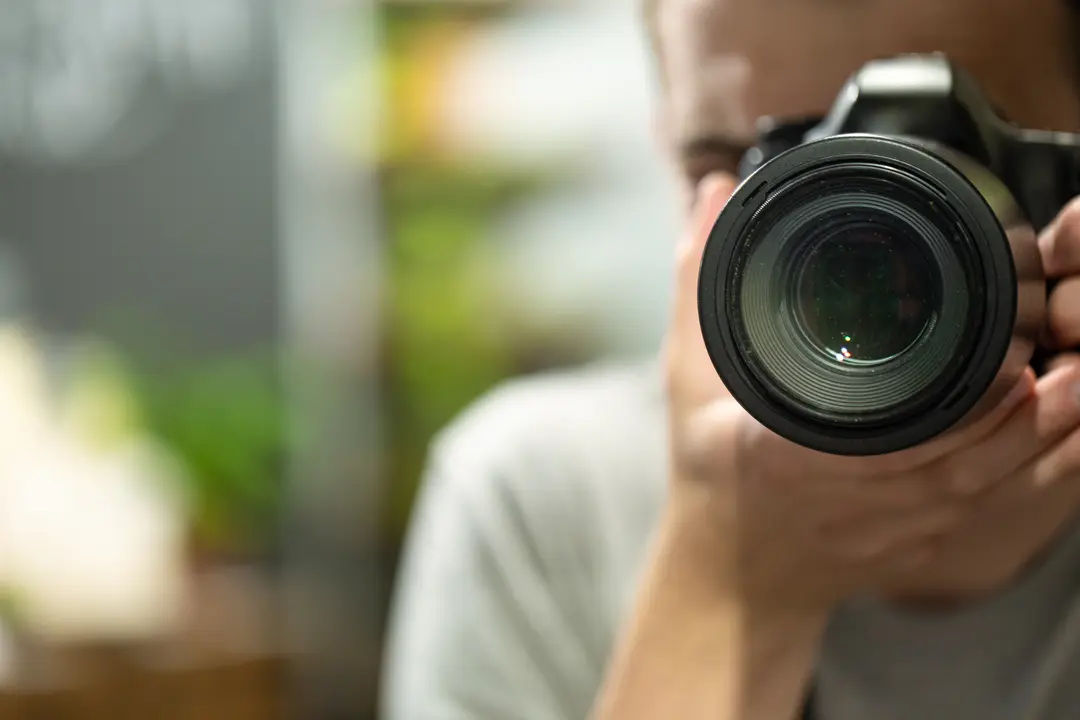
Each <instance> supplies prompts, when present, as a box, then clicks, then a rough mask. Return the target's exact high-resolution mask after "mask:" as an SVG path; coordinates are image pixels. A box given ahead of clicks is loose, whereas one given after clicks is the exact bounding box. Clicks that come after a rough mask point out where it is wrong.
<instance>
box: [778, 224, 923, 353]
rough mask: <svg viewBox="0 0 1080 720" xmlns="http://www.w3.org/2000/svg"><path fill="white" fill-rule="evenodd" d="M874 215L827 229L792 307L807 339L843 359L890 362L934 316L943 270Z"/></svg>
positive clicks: (810, 255)
mask: <svg viewBox="0 0 1080 720" xmlns="http://www.w3.org/2000/svg"><path fill="white" fill-rule="evenodd" d="M907 235H908V233H904V232H897V231H896V229H894V228H889V227H887V226H885V225H883V224H879V223H875V222H873V221H872V220H869V219H867V220H866V221H864V222H859V221H847V222H842V223H838V224H837V226H836V227H832V228H828V229H826V230H825V231H824V232H823V233H821V235H820V236H819V238H818V239H817V240H816V241H812V242H811V243H810V247H809V249H808V251H807V252H806V256H805V258H804V259H803V261H802V262H801V263H800V265H801V267H800V268H799V269H798V270H797V273H798V274H797V275H796V278H795V283H794V287H793V290H794V291H795V297H794V298H792V306H793V308H794V309H795V311H796V313H797V315H798V320H799V322H798V324H799V325H800V327H801V329H802V330H803V332H805V334H806V337H807V340H808V341H809V342H810V343H811V344H812V345H813V346H814V347H815V348H816V349H818V350H820V351H821V352H822V354H823V355H825V356H826V357H828V358H831V359H833V360H835V361H837V362H842V363H881V362H886V361H888V360H890V359H892V358H894V357H896V356H897V355H899V354H900V353H902V352H904V351H905V350H907V349H908V348H909V347H911V346H912V345H913V344H914V343H915V341H916V340H918V339H919V337H920V336H921V335H922V334H923V332H924V331H925V330H926V328H927V325H928V324H929V323H930V321H931V319H932V318H933V315H934V310H935V307H934V301H935V299H936V297H937V294H938V293H937V289H936V288H935V287H934V285H935V284H936V283H935V276H934V272H933V270H932V266H931V264H930V263H929V262H928V259H927V257H926V254H925V253H924V251H923V250H922V249H921V248H920V246H919V243H917V241H915V240H914V239H913V238H911V237H908V236H907Z"/></svg>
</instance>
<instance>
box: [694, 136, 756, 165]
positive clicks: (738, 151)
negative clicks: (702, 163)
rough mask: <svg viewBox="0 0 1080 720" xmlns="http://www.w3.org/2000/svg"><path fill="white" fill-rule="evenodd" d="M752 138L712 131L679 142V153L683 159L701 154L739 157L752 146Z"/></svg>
mask: <svg viewBox="0 0 1080 720" xmlns="http://www.w3.org/2000/svg"><path fill="white" fill-rule="evenodd" d="M753 145H754V141H753V140H752V139H746V138H737V137H734V136H732V135H724V134H722V133H712V134H709V135H701V136H698V137H692V138H690V139H688V140H684V141H683V142H681V143H679V155H680V156H681V157H682V158H683V159H693V158H698V157H701V156H708V155H714V156H715V155H719V156H724V157H731V158H736V159H738V158H741V157H742V156H743V155H744V154H745V153H746V151H747V150H749V149H750V148H751V147H753Z"/></svg>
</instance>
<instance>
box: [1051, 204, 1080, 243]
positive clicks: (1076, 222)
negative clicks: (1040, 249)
mask: <svg viewBox="0 0 1080 720" xmlns="http://www.w3.org/2000/svg"><path fill="white" fill-rule="evenodd" d="M1070 239H1071V240H1070ZM1059 240H1064V241H1067V242H1069V241H1071V242H1076V241H1077V240H1080V200H1078V199H1073V200H1072V201H1071V202H1069V203H1068V204H1067V205H1066V206H1065V207H1064V208H1063V209H1062V211H1061V213H1060V214H1059V215H1058V221H1057V232H1056V233H1055V243H1056V242H1057V241H1059Z"/></svg>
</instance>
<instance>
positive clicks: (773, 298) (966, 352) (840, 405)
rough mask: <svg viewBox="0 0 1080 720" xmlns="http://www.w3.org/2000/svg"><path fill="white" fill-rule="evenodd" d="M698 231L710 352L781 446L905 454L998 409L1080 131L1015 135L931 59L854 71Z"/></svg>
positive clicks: (1076, 163)
mask: <svg viewBox="0 0 1080 720" xmlns="http://www.w3.org/2000/svg"><path fill="white" fill-rule="evenodd" d="M741 175H742V181H741V183H740V185H739V187H738V189H737V190H736V191H735V193H734V195H733V196H732V198H731V199H730V201H729V202H728V203H727V205H726V207H725V208H724V210H723V212H722V213H721V214H720V216H719V217H718V219H717V220H716V223H715V224H714V226H713V228H712V231H711V233H710V235H709V238H708V242H707V245H706V247H705V251H704V255H703V257H702V264H701V268H700V276H699V285H698V311H699V319H700V323H701V329H702V333H703V337H704V340H705V345H706V347H707V349H708V352H709V355H710V357H711V359H712V362H713V364H714V366H715V367H716V370H717V372H718V373H719V375H720V377H721V378H722V379H723V381H724V383H725V384H726V385H727V387H728V389H729V390H730V392H731V393H732V395H733V396H734V398H735V399H736V401H738V402H739V403H740V404H741V405H742V406H743V407H744V408H745V409H746V410H747V411H748V412H749V413H750V414H751V415H753V416H754V417H755V418H756V419H757V420H758V421H759V422H761V423H762V424H763V425H765V426H766V427H768V428H770V429H771V430H773V431H774V432H776V433H778V434H780V435H781V436H783V437H785V438H787V439H789V440H791V441H793V442H796V443H799V444H801V445H804V446H807V447H810V448H814V449H816V450H820V451H824V452H827V453H833V454H842V455H874V454H883V453H889V452H895V451H898V450H902V449H904V448H907V447H910V446H913V445H917V444H919V443H922V442H925V441H928V440H930V439H931V438H934V437H935V436H937V435H939V434H941V433H943V432H946V431H948V430H950V429H953V428H956V427H958V426H959V425H962V424H965V423H968V422H971V421H973V420H974V419H976V418H977V417H979V416H980V415H981V414H983V413H985V412H986V411H987V410H989V409H990V408H991V407H993V405H994V404H995V403H997V402H999V401H1000V400H1001V399H1002V397H1003V396H1004V394H1005V393H1007V392H1008V390H1009V389H1010V388H1011V387H1012V386H1013V385H1014V384H1015V382H1016V381H1017V380H1018V379H1019V377H1020V374H1021V373H1022V372H1023V371H1024V369H1025V368H1026V367H1027V366H1028V365H1029V364H1033V363H1034V362H1036V361H1037V356H1036V350H1037V347H1038V341H1039V339H1040V337H1041V335H1042V331H1043V326H1044V323H1045V311H1046V297H1047V284H1046V281H1045V278H1044V276H1043V271H1042V262H1041V258H1040V255H1039V251H1038V247H1037V243H1036V234H1037V232H1038V231H1039V230H1041V229H1042V228H1043V227H1045V226H1046V225H1047V224H1049V223H1050V221H1051V220H1052V219H1053V218H1054V217H1055V216H1056V215H1057V213H1058V212H1059V211H1060V210H1061V208H1062V207H1063V206H1064V205H1065V204H1066V203H1067V202H1068V201H1069V200H1070V199H1072V198H1073V197H1074V196H1076V195H1078V194H1080V135H1073V134H1068V133H1056V132H1046V131H1039V130H1028V129H1023V128H1019V127H1016V126H1015V125H1013V124H1010V123H1009V122H1008V121H1007V120H1006V119H1005V118H1004V117H1002V116H1001V115H1000V114H999V113H998V112H996V110H995V109H994V108H993V107H992V105H991V104H990V102H989V101H988V100H987V98H986V97H985V96H984V95H983V93H982V92H981V91H980V89H979V88H978V86H977V85H976V84H975V82H974V81H973V79H972V78H971V77H969V76H968V75H966V74H965V73H964V72H962V71H961V70H960V69H959V68H957V67H956V66H954V65H953V64H952V63H950V62H949V61H948V59H947V58H945V57H944V56H940V55H918V56H915V55H913V56H901V57H894V58H890V59H884V60H877V61H873V62H870V63H868V64H867V65H865V66H863V67H862V68H861V69H860V70H859V71H858V72H857V73H856V74H854V75H853V76H852V77H851V78H850V79H849V80H848V82H847V83H846V85H845V86H844V88H843V90H842V91H841V92H840V94H839V96H838V97H837V99H836V101H835V103H834V105H833V106H832V108H831V110H830V111H829V113H828V114H827V115H826V116H824V117H819V118H809V119H805V120H795V121H790V120H789V121H785V122H781V123H775V122H774V123H773V124H772V125H771V126H768V127H766V128H765V129H763V131H762V133H761V136H760V141H759V143H758V144H757V146H756V147H755V148H753V149H752V150H751V151H750V152H749V153H747V156H746V158H745V159H744V161H743V169H742V173H741Z"/></svg>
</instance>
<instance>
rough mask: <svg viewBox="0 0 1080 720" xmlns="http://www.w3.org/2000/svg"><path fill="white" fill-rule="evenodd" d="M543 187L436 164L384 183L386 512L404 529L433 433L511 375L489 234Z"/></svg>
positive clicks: (530, 179) (535, 179) (533, 178)
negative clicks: (500, 217)
mask: <svg viewBox="0 0 1080 720" xmlns="http://www.w3.org/2000/svg"><path fill="white" fill-rule="evenodd" d="M544 181H545V178H544V177H543V176H542V175H539V174H533V175H521V174H515V173H510V172H505V171H499V170H498V169H494V168H476V167H472V168H468V169H465V168H457V169H455V168H449V167H433V166H418V167H410V168H404V169H399V170H397V171H395V172H394V173H391V174H388V176H387V178H386V182H385V183H384V192H385V195H384V197H385V203H386V204H385V208H386V217H387V221H388V228H389V235H390V246H389V254H388V265H389V272H390V277H389V278H388V283H387V288H388V291H389V293H390V296H389V298H388V302H387V304H386V307H387V323H386V326H387V328H388V337H387V338H386V341H387V344H388V346H389V357H388V361H389V367H388V368H387V372H388V383H387V387H388V389H389V390H390V416H389V417H390V435H391V439H392V443H393V444H392V456H391V466H392V468H393V475H392V479H391V485H390V496H391V497H390V502H391V508H390V512H391V515H392V522H393V524H394V525H395V526H397V527H398V528H400V527H401V526H402V525H403V524H404V522H405V518H406V517H407V514H408V510H409V507H410V504H411V500H412V496H413V493H414V491H415V486H416V481H417V478H418V476H419V474H420V472H421V469H422V466H423V463H424V459H425V456H426V451H427V445H428V443H429V442H430V440H431V437H432V435H433V434H434V433H435V432H436V431H437V430H438V429H439V428H440V427H441V426H443V425H444V424H446V423H447V422H448V421H449V420H450V419H451V418H452V417H453V416H454V415H455V414H456V413H457V412H459V411H460V410H461V408H463V407H464V406H465V405H467V404H468V403H469V402H470V401H472V400H473V399H475V398H476V396H477V395H479V394H481V393H483V392H484V391H485V390H487V389H488V388H490V387H491V386H492V385H494V384H496V383H497V382H499V381H500V380H502V379H504V378H506V377H507V376H509V375H512V374H514V371H515V359H514V355H515V348H514V346H513V344H512V343H513V338H512V335H511V334H510V333H508V332H507V327H506V323H507V321H508V318H506V317H505V316H504V315H503V313H502V312H501V308H502V306H503V304H504V303H503V302H502V301H501V298H500V297H499V294H498V292H499V291H498V283H497V282H496V281H497V279H498V278H497V275H496V273H497V268H494V267H493V266H492V264H491V257H490V253H489V252H488V251H487V250H488V245H487V243H489V242H490V241H491V238H490V237H489V229H488V228H489V225H490V223H491V221H492V219H493V217H494V216H495V213H496V212H498V211H500V210H502V209H505V208H506V207H507V205H508V204H509V203H512V202H514V201H515V200H516V199H517V198H519V197H521V196H522V195H523V194H525V193H528V192H530V191H532V190H533V189H534V188H535V187H536V186H537V185H538V184H539V183H543V182H544Z"/></svg>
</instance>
